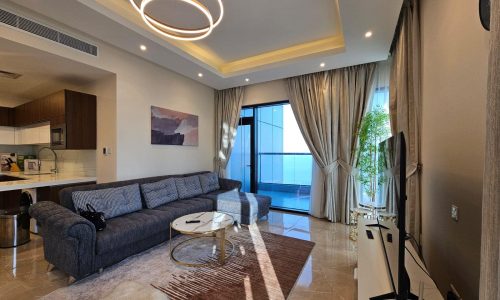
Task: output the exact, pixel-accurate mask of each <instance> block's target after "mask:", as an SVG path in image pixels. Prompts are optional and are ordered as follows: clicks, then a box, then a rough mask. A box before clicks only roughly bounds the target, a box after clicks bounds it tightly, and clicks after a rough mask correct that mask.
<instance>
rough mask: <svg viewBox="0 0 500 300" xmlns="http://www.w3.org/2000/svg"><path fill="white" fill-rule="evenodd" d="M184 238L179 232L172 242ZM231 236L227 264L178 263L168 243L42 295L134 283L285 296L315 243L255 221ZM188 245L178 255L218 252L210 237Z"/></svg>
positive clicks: (187, 292)
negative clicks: (266, 229)
mask: <svg viewBox="0 0 500 300" xmlns="http://www.w3.org/2000/svg"><path fill="white" fill-rule="evenodd" d="M186 238H187V237H185V236H178V237H176V238H174V240H173V243H174V244H177V243H179V242H180V241H182V240H183V239H186ZM228 239H229V240H231V241H232V242H233V243H234V245H235V249H234V253H233V256H231V258H229V259H228V260H227V262H226V264H225V265H224V266H216V265H214V266H212V267H203V268H190V267H181V266H178V265H176V264H174V262H172V261H171V259H170V255H169V253H170V252H169V251H170V247H169V243H168V242H167V243H163V244H161V245H158V246H156V247H154V248H151V249H149V250H147V251H145V252H142V253H140V254H138V255H135V256H132V257H130V258H128V259H126V260H124V261H122V262H120V263H118V264H116V265H114V266H112V267H110V268H107V269H105V270H104V272H103V273H102V274H94V275H92V276H90V277H87V278H85V279H83V280H81V281H78V282H76V283H74V284H73V285H71V286H68V287H64V288H60V289H58V290H56V291H54V292H52V293H50V294H49V295H46V296H45V297H43V298H42V299H103V298H108V299H109V298H115V297H114V295H119V294H120V291H121V290H122V289H124V288H123V287H124V286H126V287H127V289H129V290H128V291H127V293H128V294H130V289H131V287H130V286H134V285H136V286H137V287H138V288H141V289H146V290H147V289H148V287H151V286H155V287H156V289H155V291H156V292H157V291H160V290H161V291H162V292H163V293H164V294H166V295H168V297H169V298H170V299H231V300H236V299H286V297H287V296H288V295H289V293H290V291H291V290H292V288H293V286H294V285H295V282H296V281H297V278H298V277H299V275H300V273H301V271H302V268H303V267H304V264H305V262H306V260H307V258H308V256H309V254H310V253H311V251H312V248H313V247H314V243H313V242H310V241H304V240H299V239H295V238H290V237H285V236H281V235H276V234H273V233H268V232H263V231H260V230H259V229H258V228H257V227H256V226H252V227H250V229H249V228H247V227H241V228H236V227H235V228H234V230H231V231H229V232H228ZM185 245H186V246H183V247H182V248H181V249H179V252H176V253H178V255H176V257H177V258H178V259H179V258H182V259H184V260H189V261H193V262H194V261H196V262H204V261H207V257H210V256H211V257H212V258H208V260H210V259H215V257H217V254H218V253H217V251H216V250H214V249H215V247H214V245H213V241H211V240H210V239H200V240H197V241H195V242H189V243H186V244H185ZM228 250H229V249H228ZM132 292H133V291H132ZM132 294H133V293H132ZM142 295H143V296H145V297H141V298H143V299H147V298H150V299H157V298H156V297H157V296H158V295H157V294H156V293H154V292H153V293H152V294H151V297H148V296H146V295H144V294H142ZM154 295H155V296H154ZM119 298H121V299H124V298H128V297H119ZM132 298H134V297H132ZM132 298H131V299H132Z"/></svg>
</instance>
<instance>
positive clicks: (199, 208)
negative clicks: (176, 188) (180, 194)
mask: <svg viewBox="0 0 500 300" xmlns="http://www.w3.org/2000/svg"><path fill="white" fill-rule="evenodd" d="M214 208H215V206H214V201H213V200H211V199H207V198H191V199H184V200H177V201H173V202H169V203H167V204H165V205H162V206H158V207H156V208H154V209H152V210H153V211H155V210H159V211H165V212H168V213H169V214H170V215H171V216H172V221H173V220H175V219H177V218H179V217H182V216H185V215H189V214H193V213H197V212H206V211H214Z"/></svg>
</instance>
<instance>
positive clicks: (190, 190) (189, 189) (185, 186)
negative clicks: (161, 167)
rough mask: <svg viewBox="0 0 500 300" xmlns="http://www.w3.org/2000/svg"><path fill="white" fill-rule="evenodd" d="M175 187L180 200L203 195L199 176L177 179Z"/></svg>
mask: <svg viewBox="0 0 500 300" xmlns="http://www.w3.org/2000/svg"><path fill="white" fill-rule="evenodd" d="M175 186H176V187H177V193H179V198H180V199H187V198H191V197H195V196H198V195H201V194H203V190H202V189H201V184H200V179H199V177H198V176H197V175H195V176H189V177H183V178H175Z"/></svg>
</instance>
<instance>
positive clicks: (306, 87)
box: [287, 64, 375, 223]
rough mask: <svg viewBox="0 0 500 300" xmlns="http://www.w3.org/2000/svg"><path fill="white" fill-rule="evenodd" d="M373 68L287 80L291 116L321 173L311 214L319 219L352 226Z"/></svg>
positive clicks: (317, 174)
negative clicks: (358, 143) (357, 166)
mask: <svg viewBox="0 0 500 300" xmlns="http://www.w3.org/2000/svg"><path fill="white" fill-rule="evenodd" d="M374 70H375V65H374V64H366V65H359V66H352V67H347V68H342V69H336V70H331V71H327V72H321V73H314V74H308V75H302V76H298V77H293V78H289V79H288V80H287V84H288V93H289V100H290V104H291V107H292V110H293V113H294V115H295V118H296V119H297V123H298V124H299V128H300V130H301V132H302V135H303V136H304V139H305V141H306V143H307V145H308V146H309V149H310V150H311V153H312V155H313V157H314V159H315V161H316V163H317V165H318V167H319V168H320V169H321V171H322V172H321V173H319V172H315V174H314V175H315V176H314V178H313V187H312V190H313V191H316V192H314V193H313V197H312V198H313V199H312V207H311V211H310V213H311V214H312V215H314V216H316V217H320V218H323V217H326V218H327V219H328V220H330V221H332V222H339V221H340V222H343V223H348V222H349V212H350V210H351V208H353V207H354V206H355V205H356V204H357V194H356V190H355V187H356V178H355V168H354V167H353V164H354V162H355V161H356V154H355V148H356V141H357V140H356V132H357V129H358V127H359V125H360V123H361V119H362V117H363V115H364V112H365V110H366V109H367V106H368V105H367V104H368V98H369V95H370V87H371V84H372V80H373V73H374ZM318 186H319V188H318ZM318 189H319V190H322V191H323V193H318V192H317V190H318ZM318 195H319V196H320V197H318V198H315V196H316V197H317V196H318Z"/></svg>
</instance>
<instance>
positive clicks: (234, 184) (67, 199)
mask: <svg viewBox="0 0 500 300" xmlns="http://www.w3.org/2000/svg"><path fill="white" fill-rule="evenodd" d="M205 173H208V172H207V171H205V172H196V173H189V174H184V175H165V176H155V177H147V178H138V179H130V180H123V181H115V182H108V183H100V184H89V185H80V186H75V187H69V188H65V189H62V190H61V191H60V192H59V201H60V202H61V205H62V206H64V207H66V208H69V209H71V210H72V211H75V206H74V205H73V199H72V197H71V194H72V193H73V192H74V191H92V190H102V189H107V188H113V187H121V186H126V185H130V184H134V183H138V184H139V185H141V184H143V183H152V182H157V181H160V180H162V179H167V178H178V177H189V176H193V175H198V174H205ZM221 182H224V183H226V184H227V187H228V188H226V187H225V186H223V185H222V184H220V183H221ZM219 184H220V185H221V190H227V191H229V190H232V189H234V188H238V189H240V188H241V183H240V182H239V181H236V180H230V179H219ZM238 184H239V185H238ZM143 205H144V203H143Z"/></svg>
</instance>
